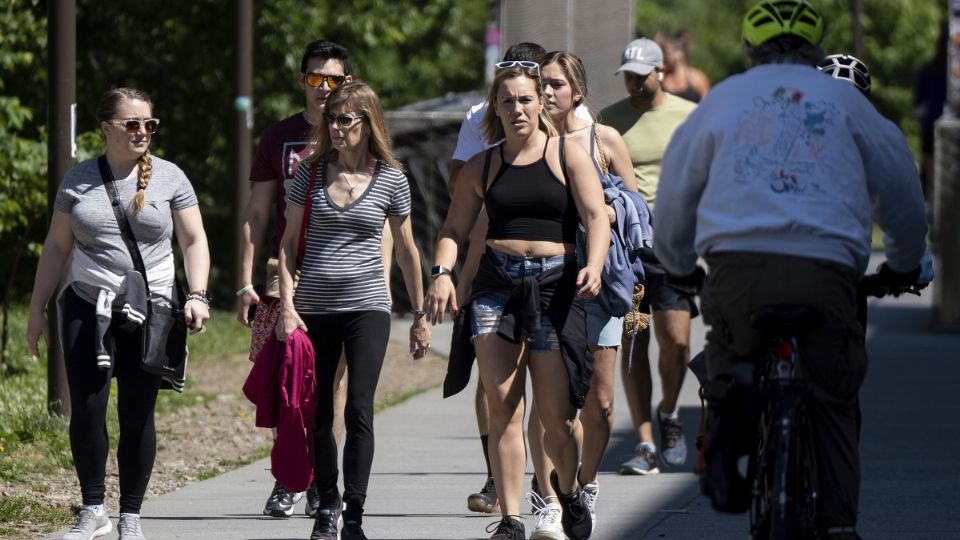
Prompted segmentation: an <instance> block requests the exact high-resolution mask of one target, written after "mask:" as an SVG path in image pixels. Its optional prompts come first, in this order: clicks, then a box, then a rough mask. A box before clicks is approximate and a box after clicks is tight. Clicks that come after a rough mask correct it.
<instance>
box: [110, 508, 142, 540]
mask: <svg viewBox="0 0 960 540" xmlns="http://www.w3.org/2000/svg"><path fill="white" fill-rule="evenodd" d="M117 531H118V532H119V533H120V540H147V537H146V536H144V535H143V530H142V529H140V514H120V522H119V523H117Z"/></svg>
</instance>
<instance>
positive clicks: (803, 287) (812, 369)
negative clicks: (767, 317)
mask: <svg viewBox="0 0 960 540" xmlns="http://www.w3.org/2000/svg"><path fill="white" fill-rule="evenodd" d="M705 260H706V262H707V264H708V265H709V267H710V273H709V274H708V276H707V279H706V282H705V284H704V289H703V293H702V296H701V300H700V304H701V311H702V312H703V318H704V321H705V322H706V324H708V325H710V327H711V328H710V331H709V332H708V333H707V345H706V358H707V372H708V375H709V377H710V379H711V380H717V379H723V378H724V376H725V375H727V376H729V375H731V374H734V373H735V372H736V373H744V372H747V371H750V370H749V369H748V370H744V368H745V367H748V366H750V363H751V362H752V363H754V364H755V363H756V362H759V361H762V359H763V358H764V353H765V351H766V350H767V347H768V342H767V341H766V340H765V339H764V338H763V336H761V335H760V334H759V333H758V332H757V331H756V330H754V329H753V327H752V326H751V323H750V314H751V313H753V312H754V311H756V310H757V309H758V308H760V307H763V306H769V305H775V304H790V305H805V306H810V307H812V308H813V309H814V310H815V311H816V312H817V313H818V316H819V319H820V325H819V326H818V327H817V328H816V329H815V330H813V331H811V332H809V333H807V334H806V335H801V336H798V351H799V354H800V357H801V362H802V368H803V369H805V371H806V374H807V376H808V377H809V378H810V379H811V380H812V382H813V385H812V386H813V396H814V400H813V401H814V404H813V415H814V418H813V423H814V432H815V437H816V439H817V440H816V441H814V448H815V449H816V457H817V462H818V467H819V475H818V480H819V501H820V504H819V508H818V510H817V513H818V516H819V523H818V525H819V526H820V527H821V528H824V529H826V528H828V527H841V526H842V527H852V526H855V524H856V519H857V507H858V504H859V495H860V456H859V451H858V448H857V412H856V409H857V396H858V393H859V390H860V385H861V384H862V383H863V379H864V376H865V375H866V371H867V355H866V350H865V348H864V332H863V328H862V327H861V325H860V323H859V322H858V321H857V307H856V306H857V304H856V290H857V282H858V280H859V276H857V275H856V272H855V271H854V270H853V269H852V268H849V267H847V266H844V265H841V264H838V263H834V262H829V261H823V260H817V259H809V258H803V257H791V256H784V255H772V254H763V253H743V252H735V253H734V252H730V253H723V254H715V255H711V256H709V257H706V258H705ZM738 366H739V368H738ZM740 378H741V380H742V377H740Z"/></svg>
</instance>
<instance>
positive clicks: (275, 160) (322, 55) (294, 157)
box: [237, 40, 392, 518]
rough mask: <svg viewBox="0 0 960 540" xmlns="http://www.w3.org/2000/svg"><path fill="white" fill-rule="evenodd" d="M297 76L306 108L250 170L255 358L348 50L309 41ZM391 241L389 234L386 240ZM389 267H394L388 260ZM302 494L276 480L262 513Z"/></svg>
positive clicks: (246, 244)
mask: <svg viewBox="0 0 960 540" xmlns="http://www.w3.org/2000/svg"><path fill="white" fill-rule="evenodd" d="M297 80H298V84H299V85H300V88H302V89H303V92H304V98H305V101H306V107H305V108H304V110H303V111H300V112H298V113H296V114H293V115H292V116H289V117H287V118H284V119H283V120H280V121H279V122H276V123H274V124H272V125H270V127H268V128H267V130H266V132H264V134H263V136H262V137H261V139H260V143H259V145H258V146H257V154H256V157H255V158H254V160H253V165H252V166H251V168H250V182H251V192H250V198H249V199H248V201H247V206H246V208H245V209H244V214H243V224H242V226H241V235H242V236H241V237H242V241H241V266H240V282H239V284H238V290H237V297H238V298H239V300H240V301H239V302H238V307H237V319H238V320H239V321H240V323H241V324H243V325H244V326H249V327H250V328H251V334H252V339H251V346H250V360H251V361H252V360H254V359H255V358H256V357H257V354H259V352H260V349H261V348H262V347H263V344H264V342H265V341H266V337H267V336H268V335H270V333H272V332H273V330H274V328H275V326H276V323H277V318H278V316H279V314H280V302H279V280H278V277H277V268H278V260H277V256H278V249H279V242H280V237H281V236H283V229H284V227H285V226H286V210H287V208H286V207H287V205H286V192H287V187H289V185H290V183H291V182H293V178H294V175H295V174H296V171H297V166H298V165H299V164H300V161H301V160H302V159H303V158H305V157H307V156H308V155H309V154H310V152H311V151H312V149H311V148H310V147H309V144H308V143H309V140H310V131H311V130H312V129H313V126H314V125H316V124H318V123H319V121H320V117H321V115H322V114H323V112H324V109H325V107H326V102H327V97H328V96H329V95H330V92H332V91H333V89H334V88H336V87H337V86H340V85H341V84H344V83H347V82H350V81H351V80H352V77H351V76H350V61H349V55H348V53H347V49H345V48H344V47H342V46H340V45H337V44H336V43H333V42H330V41H325V40H317V41H313V42H311V43H309V44H308V45H307V46H306V49H305V50H304V52H303V56H302V58H301V61H300V73H299V75H298V77H297ZM274 205H275V213H274V227H273V235H272V237H271V242H270V252H269V256H268V259H267V278H266V282H265V285H264V287H263V288H262V289H260V288H259V287H254V285H253V268H254V261H255V260H257V255H259V249H260V247H261V246H262V245H263V240H264V235H265V233H266V232H267V228H268V226H269V223H270V211H271V207H274ZM386 240H387V239H386V238H384V243H386ZM384 249H385V250H386V249H387V248H384ZM391 249H392V243H391ZM385 252H386V251H385ZM384 267H385V268H389V265H388V264H386V265H384ZM388 283H389V282H388ZM254 311H255V312H256V315H255V316H254V315H253V312H254ZM344 370H345V363H344V362H343V359H342V358H341V361H340V366H339V368H338V369H337V375H336V383H335V386H336V388H337V390H336V396H335V397H334V403H335V405H336V406H335V410H336V411H337V413H336V416H335V418H334V432H335V434H336V435H337V437H338V438H339V436H340V434H341V433H342V432H343V403H344V400H345V392H344V388H343V385H342V384H341V381H342V380H343V373H344ZM274 436H276V432H274ZM301 498H303V493H294V492H290V491H289V490H287V488H285V487H284V486H283V485H282V484H280V483H279V482H275V483H274V488H273V491H272V492H271V493H270V497H269V498H268V499H267V503H266V505H265V506H264V508H263V513H264V514H265V515H268V516H273V517H278V518H283V517H289V516H291V515H293V505H294V504H296V503H297V502H298V501H299V500H300V499H301ZM318 504H319V497H318V496H317V492H316V488H315V487H314V486H313V485H311V487H310V489H308V490H307V503H306V506H305V508H304V511H305V513H306V514H307V515H308V516H311V517H313V516H314V515H315V514H316V512H317V508H318Z"/></svg>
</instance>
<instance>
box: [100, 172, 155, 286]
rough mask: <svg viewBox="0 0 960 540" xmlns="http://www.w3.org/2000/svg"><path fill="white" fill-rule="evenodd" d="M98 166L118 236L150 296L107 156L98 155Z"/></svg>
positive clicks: (135, 240)
mask: <svg viewBox="0 0 960 540" xmlns="http://www.w3.org/2000/svg"><path fill="white" fill-rule="evenodd" d="M97 165H99V166H100V178H101V179H102V180H103V187H104V188H105V189H106V190H107V195H108V196H109V197H110V205H111V206H113V215H114V216H116V218H117V225H119V226H120V236H122V237H123V243H124V244H126V245H127V251H129V252H130V258H131V259H133V266H134V268H136V269H137V271H138V272H140V274H141V275H142V276H143V283H144V285H145V286H146V287H147V298H149V297H150V281H149V280H148V279H147V268H146V266H144V264H143V257H142V256H141V255H140V248H139V247H138V246H137V237H136V236H135V235H134V234H133V229H131V228H130V222H129V221H127V214H126V212H124V211H123V207H122V206H121V202H122V201H120V194H119V193H117V186H116V185H114V183H113V175H112V174H110V166H109V165H108V164H107V156H100V159H98V160H97Z"/></svg>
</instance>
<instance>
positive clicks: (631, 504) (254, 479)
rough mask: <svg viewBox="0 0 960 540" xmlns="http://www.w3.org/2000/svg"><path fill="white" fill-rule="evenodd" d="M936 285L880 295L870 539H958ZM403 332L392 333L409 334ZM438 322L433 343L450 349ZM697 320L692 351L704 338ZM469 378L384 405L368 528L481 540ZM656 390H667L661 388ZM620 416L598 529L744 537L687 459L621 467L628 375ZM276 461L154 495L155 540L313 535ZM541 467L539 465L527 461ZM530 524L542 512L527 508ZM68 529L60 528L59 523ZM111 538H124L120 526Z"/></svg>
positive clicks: (626, 445)
mask: <svg viewBox="0 0 960 540" xmlns="http://www.w3.org/2000/svg"><path fill="white" fill-rule="evenodd" d="M930 297H931V295H930V293H929V292H928V293H926V294H925V295H924V296H923V297H921V298H914V297H910V298H901V299H896V300H895V299H883V300H879V301H873V306H872V309H871V313H870V317H871V321H870V328H869V332H868V348H869V351H870V358H871V364H870V373H869V375H868V378H867V382H866V385H865V387H864V389H863V395H862V402H863V409H864V414H865V420H864V425H863V438H862V445H861V446H862V454H863V495H862V499H861V505H860V506H861V515H860V532H861V534H862V535H863V536H864V538H871V539H873V538H887V539H903V538H911V539H940V538H945V539H946V538H953V539H956V538H960V521H958V520H957V519H956V516H957V515H958V511H957V508H958V507H960V458H958V456H960V422H958V420H957V419H958V418H960V400H958V399H956V397H955V396H956V393H957V387H958V381H960V352H958V351H960V335H937V334H933V333H930V331H929V330H928V327H929V324H928V323H929V321H930V317H931V312H930ZM405 324H406V323H404V325H403V327H402V328H403V329H404V331H397V330H395V331H394V336H395V337H396V336H401V337H402V336H404V335H405V328H406V326H405ZM444 330H446V331H447V332H448V331H449V328H448V327H440V328H439V329H438V331H437V332H436V336H437V340H436V341H437V345H435V349H439V350H440V352H445V351H444V350H443V343H442V342H443V340H442V339H440V336H441V335H442V334H443V332H444ZM703 334H704V329H703V327H702V325H701V324H700V323H699V319H698V320H697V322H696V323H695V325H694V328H693V349H694V350H699V349H700V348H701V347H702V345H703ZM472 390H473V386H471V387H470V388H469V391H465V392H463V393H461V395H458V396H455V397H453V398H450V399H448V400H442V399H441V394H440V391H439V390H432V391H429V392H426V393H424V394H421V395H419V396H416V397H414V398H412V399H410V400H409V401H407V402H405V403H403V404H401V405H398V406H395V407H393V408H391V409H388V410H385V411H383V412H381V413H380V414H378V415H377V417H376V422H377V443H378V447H377V454H376V458H375V461H374V467H373V475H372V478H371V483H370V490H369V497H368V499H367V511H368V513H367V514H366V516H365V520H364V529H365V531H366V532H367V535H368V536H369V537H370V538H371V539H381V540H382V539H420V540H433V539H437V540H440V539H443V540H451V539H473V538H488V537H489V534H488V533H484V528H485V527H486V526H487V524H489V523H491V522H493V521H495V520H496V518H495V517H494V516H490V515H480V514H472V513H468V512H466V504H465V503H466V496H467V494H469V493H470V492H473V491H475V490H477V489H479V488H480V486H481V485H482V483H483V481H484V465H483V459H482V454H481V452H480V447H479V442H478V439H477V434H476V428H475V423H474V419H473V393H472ZM654 399H655V400H656V399H658V397H657V396H656V395H655V396H654ZM616 410H617V416H616V427H615V433H614V435H613V440H612V441H611V444H610V448H609V450H608V452H607V457H606V459H605V461H604V463H603V467H602V473H601V477H600V485H601V492H600V498H599V503H598V511H599V515H600V522H599V526H598V529H597V532H596V534H595V535H594V538H597V539H599V540H620V539H640V538H651V539H657V538H670V539H701V538H703V539H706V538H709V539H726V538H731V539H732V538H737V539H740V538H744V537H745V536H746V529H747V519H746V517H745V516H726V515H720V514H716V513H714V512H713V511H712V510H711V509H710V506H709V503H708V502H707V501H706V499H704V498H703V497H701V496H700V495H699V491H698V488H697V485H696V479H695V477H694V476H693V475H692V474H690V473H689V466H688V467H686V468H684V469H681V470H679V471H670V472H666V473H664V474H660V475H658V476H651V477H623V476H618V475H617V474H616V470H617V468H618V466H619V463H620V461H621V460H622V458H623V457H624V456H626V455H627V454H629V453H630V451H631V449H632V447H633V445H634V441H633V439H632V435H631V434H630V431H629V419H628V413H627V408H626V402H625V398H624V397H623V393H622V391H620V389H619V386H618V396H617V402H616ZM681 416H682V417H683V419H684V421H685V423H686V432H687V441H688V444H689V445H690V446H691V447H692V444H693V438H694V435H695V433H694V432H695V430H696V427H697V423H698V420H699V401H698V400H697V399H696V391H695V385H694V383H693V381H692V376H691V377H688V378H687V381H686V382H685V384H684V387H683V393H682V396H681ZM268 466H269V460H262V461H258V462H256V463H254V464H251V465H249V466H246V467H243V468H241V469H238V470H235V471H233V472H230V473H227V474H225V475H222V476H220V477H217V478H214V479H211V480H207V481H204V482H200V483H197V484H194V485H191V486H187V487H185V488H183V489H180V490H178V491H176V492H174V493H170V494H167V495H164V496H161V497H157V498H154V499H150V500H148V501H146V503H145V504H144V508H143V516H144V517H143V527H144V531H145V532H146V534H147V535H148V537H149V538H150V539H151V540H164V539H173V538H206V539H227V538H230V539H250V540H252V539H288V538H290V539H295V538H307V537H309V534H310V529H311V525H312V522H311V520H309V519H307V518H306V517H305V516H303V514H302V504H303V503H300V504H298V507H297V510H298V514H297V515H296V516H295V517H293V518H290V519H286V520H275V519H271V518H267V517H265V516H263V515H261V514H260V511H261V509H262V508H263V504H264V500H265V498H266V496H267V495H268V494H269V492H270V489H271V487H272V479H271V477H270V474H269V472H268V471H267V470H266V468H267V467H268ZM531 470H532V469H531ZM526 523H527V531H528V534H529V533H530V531H531V530H532V526H533V520H532V519H530V518H529V516H528V517H527V519H526ZM61 534H62V533H61ZM106 538H116V533H112V534H111V535H110V536H108V537H106Z"/></svg>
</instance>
